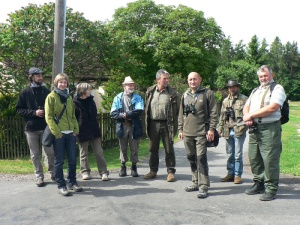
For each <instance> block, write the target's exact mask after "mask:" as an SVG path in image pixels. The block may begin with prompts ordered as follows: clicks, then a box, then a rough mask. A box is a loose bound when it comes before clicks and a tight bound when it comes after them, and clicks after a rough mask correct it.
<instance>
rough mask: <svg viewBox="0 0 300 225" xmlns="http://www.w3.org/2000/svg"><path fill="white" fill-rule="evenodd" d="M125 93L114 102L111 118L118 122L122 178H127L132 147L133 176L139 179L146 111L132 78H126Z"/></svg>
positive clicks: (124, 83)
mask: <svg viewBox="0 0 300 225" xmlns="http://www.w3.org/2000/svg"><path fill="white" fill-rule="evenodd" d="M122 84H123V88H124V92H121V93H119V94H118V95H117V96H116V97H115V98H114V101H113V104H112V107H111V111H110V116H111V117H112V118H113V119H115V120H116V121H117V123H116V133H117V136H118V139H119V145H120V160H121V170H120V173H119V176H120V177H125V176H127V168H126V162H127V161H128V155H127V148H128V143H129V147H130V152H131V154H130V160H131V163H132V166H131V176H133V177H138V176H139V175H138V172H137V162H138V152H139V140H140V137H142V136H143V128H142V120H141V115H142V113H143V111H144V101H143V99H142V97H141V96H140V95H138V94H136V93H134V84H135V83H134V81H133V80H132V79H131V77H130V76H128V77H125V80H124V82H123V83H122Z"/></svg>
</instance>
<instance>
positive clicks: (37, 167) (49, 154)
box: [25, 131, 54, 179]
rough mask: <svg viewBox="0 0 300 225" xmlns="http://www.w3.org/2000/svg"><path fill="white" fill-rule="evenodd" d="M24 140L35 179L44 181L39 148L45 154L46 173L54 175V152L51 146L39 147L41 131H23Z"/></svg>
mask: <svg viewBox="0 0 300 225" xmlns="http://www.w3.org/2000/svg"><path fill="white" fill-rule="evenodd" d="M25 135H26V139H27V142H28V146H29V149H30V156H31V160H32V163H33V166H34V174H35V177H36V178H42V179H44V171H43V166H42V164H41V148H42V150H43V151H44V152H45V153H46V157H45V161H44V163H45V162H47V165H46V166H47V167H48V171H49V172H50V173H51V174H54V152H53V146H50V147H46V146H43V145H41V143H42V137H43V131H25Z"/></svg>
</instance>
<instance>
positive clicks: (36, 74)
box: [28, 67, 44, 85]
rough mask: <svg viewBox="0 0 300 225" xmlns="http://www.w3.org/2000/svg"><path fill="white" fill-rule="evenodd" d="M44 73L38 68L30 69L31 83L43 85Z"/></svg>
mask: <svg viewBox="0 0 300 225" xmlns="http://www.w3.org/2000/svg"><path fill="white" fill-rule="evenodd" d="M43 73H44V72H43V71H42V70H40V69H39V68H37V67H32V68H30V69H29V72H28V74H29V75H28V80H29V81H30V83H34V84H37V85H41V84H42V82H43Z"/></svg>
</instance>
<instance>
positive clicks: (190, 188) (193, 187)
mask: <svg viewBox="0 0 300 225" xmlns="http://www.w3.org/2000/svg"><path fill="white" fill-rule="evenodd" d="M184 190H185V191H186V192H191V191H198V190H199V187H198V185H196V184H193V185H191V186H187V187H186V188H185V189H184Z"/></svg>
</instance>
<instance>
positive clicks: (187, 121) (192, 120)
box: [178, 86, 218, 136]
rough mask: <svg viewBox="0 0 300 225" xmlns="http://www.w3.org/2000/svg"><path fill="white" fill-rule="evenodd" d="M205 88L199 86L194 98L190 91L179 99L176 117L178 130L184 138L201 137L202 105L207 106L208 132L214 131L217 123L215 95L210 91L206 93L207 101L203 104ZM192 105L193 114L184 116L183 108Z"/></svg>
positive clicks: (203, 124)
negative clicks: (193, 108)
mask: <svg viewBox="0 0 300 225" xmlns="http://www.w3.org/2000/svg"><path fill="white" fill-rule="evenodd" d="M204 94H205V88H204V87H203V86H200V87H199V88H198V91H197V92H196V94H195V96H193V94H192V93H191V91H190V90H188V91H186V92H185V93H184V94H183V95H182V97H181V104H180V110H179V116H178V126H179V127H178V129H179V132H181V133H183V135H184V136H203V135H205V134H206V130H205V110H204V104H208V106H207V110H208V113H209V130H211V131H214V130H215V129H216V127H217V123H218V109H217V103H216V99H215V95H214V93H213V92H212V91H211V90H209V89H208V90H207V91H206V96H207V101H208V102H204V99H203V97H204ZM190 104H192V105H194V107H195V112H194V113H191V112H189V113H188V114H186V115H185V114H184V108H187V105H190Z"/></svg>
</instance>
